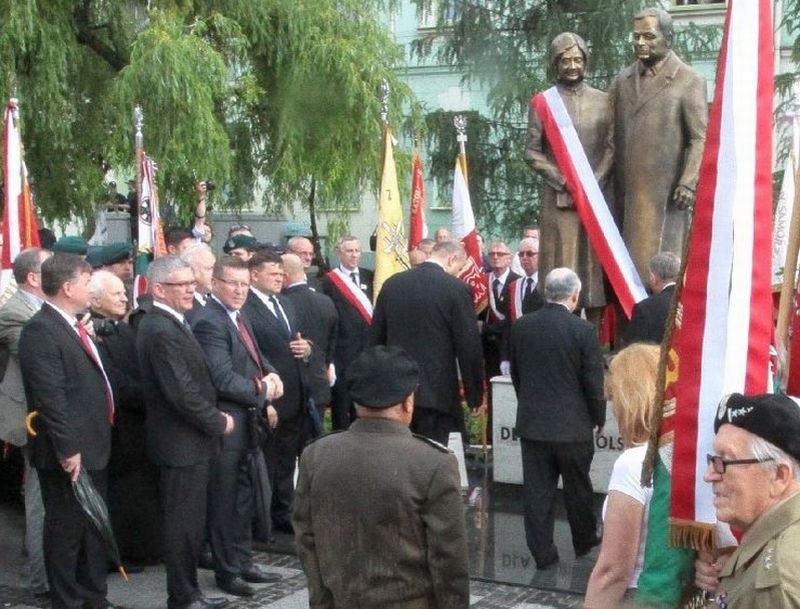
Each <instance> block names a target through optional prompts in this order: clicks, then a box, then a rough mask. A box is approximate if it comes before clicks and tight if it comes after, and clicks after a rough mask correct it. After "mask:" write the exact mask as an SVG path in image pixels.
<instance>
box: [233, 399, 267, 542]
mask: <svg viewBox="0 0 800 609" xmlns="http://www.w3.org/2000/svg"><path fill="white" fill-rule="evenodd" d="M248 426H249V428H248V431H249V438H248V439H249V443H248V451H247V452H246V453H245V454H244V456H243V457H242V461H241V462H240V464H239V476H240V481H241V483H240V484H239V488H240V491H241V492H242V493H243V496H242V501H249V500H250V499H249V498H250V497H252V496H254V497H255V509H254V510H253V511H254V515H253V533H254V536H255V538H256V539H259V540H261V541H268V540H269V538H270V535H271V534H272V518H271V504H272V484H271V483H270V480H269V472H268V471H267V462H266V459H265V458H264V451H263V449H262V446H263V445H264V444H269V443H270V442H271V441H272V430H271V429H270V427H269V424H268V423H267V422H266V420H265V418H264V417H262V416H259V415H258V412H257V411H256V409H255V408H253V409H251V411H250V416H249V421H248Z"/></svg>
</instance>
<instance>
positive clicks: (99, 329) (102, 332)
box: [92, 318, 117, 337]
mask: <svg viewBox="0 0 800 609" xmlns="http://www.w3.org/2000/svg"><path fill="white" fill-rule="evenodd" d="M92 325H93V326H94V333H95V336H98V337H100V336H112V335H113V334H116V332H117V325H116V324H115V323H114V321H113V320H111V319H98V318H94V319H92Z"/></svg>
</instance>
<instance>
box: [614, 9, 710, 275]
mask: <svg viewBox="0 0 800 609" xmlns="http://www.w3.org/2000/svg"><path fill="white" fill-rule="evenodd" d="M671 47H672V18H671V17H670V15H669V13H667V12H666V11H664V10H662V9H659V8H651V9H646V10H644V11H641V12H640V13H637V14H636V16H635V17H634V18H633V48H634V51H635V52H636V58H637V60H636V62H635V63H634V64H633V65H631V66H629V67H627V68H625V69H624V70H623V71H622V72H621V73H620V74H619V75H618V76H617V78H616V79H615V80H614V82H613V83H612V85H611V88H610V89H609V96H610V99H611V103H612V105H613V108H614V128H615V132H614V155H615V158H614V167H615V169H614V172H615V174H614V197H615V200H616V202H617V203H616V207H617V210H618V211H621V213H622V215H623V225H622V236H623V239H624V240H625V244H626V245H627V246H628V250H630V253H631V257H632V258H633V262H634V263H635V265H636V269H637V270H638V271H639V274H640V275H641V277H642V281H647V277H648V272H649V271H648V264H649V262H650V259H651V258H652V257H653V256H654V255H655V254H657V253H658V252H659V251H665V250H668V251H671V252H676V253H678V254H679V255H680V253H681V252H682V251H683V243H684V240H685V238H686V233H687V228H688V224H689V218H690V214H691V208H692V206H693V205H694V199H695V188H696V186H697V176H698V173H699V171H700V161H701V160H702V156H703V147H704V146H705V140H706V124H707V119H708V110H707V106H706V104H707V101H706V81H705V79H704V78H703V77H702V76H701V75H700V74H698V73H697V72H695V71H694V70H692V69H691V68H690V67H689V66H687V65H686V64H685V63H683V62H682V61H681V60H680V59H679V58H678V56H677V55H675V53H674V52H673V50H672V48H671Z"/></svg>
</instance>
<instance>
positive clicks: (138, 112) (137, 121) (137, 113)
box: [133, 105, 144, 251]
mask: <svg viewBox="0 0 800 609" xmlns="http://www.w3.org/2000/svg"><path fill="white" fill-rule="evenodd" d="M133 127H134V146H135V150H136V205H137V206H138V207H139V209H141V206H142V157H143V156H144V136H143V135H142V128H143V127H144V113H143V112H142V107H141V106H139V105H137V106H136V107H134V109H133ZM137 216H138V214H137ZM138 241H139V242H141V237H140V238H139V240H138ZM136 248H137V251H138V248H139V243H137V244H136Z"/></svg>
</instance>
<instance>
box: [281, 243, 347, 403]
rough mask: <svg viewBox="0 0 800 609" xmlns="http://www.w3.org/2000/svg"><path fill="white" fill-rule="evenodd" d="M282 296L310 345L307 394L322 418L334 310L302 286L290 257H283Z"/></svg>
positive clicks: (336, 319) (301, 276)
mask: <svg viewBox="0 0 800 609" xmlns="http://www.w3.org/2000/svg"><path fill="white" fill-rule="evenodd" d="M281 259H282V260H283V273H284V287H283V295H284V296H285V297H286V299H287V300H289V301H290V302H291V303H292V305H293V306H294V310H295V312H296V313H297V329H298V330H299V331H300V333H301V334H302V335H303V336H305V337H306V338H307V339H308V340H309V341H310V342H311V347H312V348H311V357H310V358H309V360H308V390H309V392H310V395H311V399H312V400H314V404H316V406H317V409H318V410H319V411H320V414H322V412H323V410H324V408H325V406H327V405H328V404H329V403H330V401H331V379H332V373H333V369H332V366H333V356H334V353H335V351H336V333H337V331H338V326H339V315H338V314H337V313H336V306H335V305H334V304H333V301H332V300H331V299H330V298H329V297H328V296H325V294H322V293H320V292H315V291H314V290H312V289H311V288H310V287H309V285H308V284H307V283H306V282H305V279H304V278H305V271H304V270H303V263H302V261H301V260H300V258H298V257H297V256H295V255H294V254H289V253H287V254H283V256H281Z"/></svg>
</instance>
